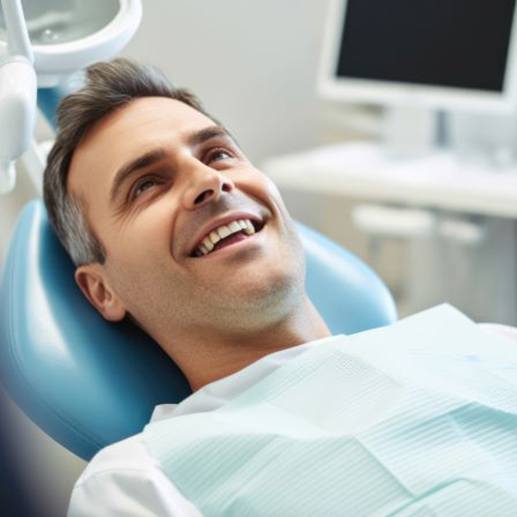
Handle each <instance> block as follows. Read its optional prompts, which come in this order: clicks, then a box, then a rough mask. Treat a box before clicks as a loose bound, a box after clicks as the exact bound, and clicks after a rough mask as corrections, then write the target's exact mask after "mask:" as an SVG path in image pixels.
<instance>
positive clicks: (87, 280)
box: [74, 264, 126, 321]
mask: <svg viewBox="0 0 517 517" xmlns="http://www.w3.org/2000/svg"><path fill="white" fill-rule="evenodd" d="M74 276H75V282H76V283H77V285H78V286H79V288H80V289H81V291H82V292H83V294H84V296H86V298H87V299H88V301H89V302H90V303H91V304H92V305H93V306H94V307H95V308H96V309H97V310H98V311H99V312H100V313H101V314H102V316H103V317H104V318H105V319H107V320H109V321H120V320H122V319H123V318H124V316H125V315H126V309H125V307H124V305H123V304H122V302H121V301H120V300H119V298H118V296H117V295H116V294H115V293H114V292H113V291H112V290H111V288H110V287H109V285H108V284H107V283H106V281H105V280H104V274H103V271H102V270H101V269H100V265H99V264H86V265H83V266H79V267H78V268H77V269H76V270H75V275H74Z"/></svg>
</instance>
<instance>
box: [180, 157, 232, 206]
mask: <svg viewBox="0 0 517 517" xmlns="http://www.w3.org/2000/svg"><path fill="white" fill-rule="evenodd" d="M196 162H197V163H196V164H195V165H194V166H193V167H191V170H190V171H188V174H189V176H190V178H191V182H190V185H189V187H188V188H187V190H186V192H185V195H184V197H183V202H184V206H185V208H187V209H188V210H194V209H196V208H199V207H200V206H202V205H205V204H206V203H210V202H214V201H218V199H219V198H220V197H221V194H222V193H223V192H231V191H232V190H233V189H234V188H235V185H234V183H233V181H232V180H231V179H229V178H228V177H226V176H225V175H224V174H223V173H222V172H221V171H219V170H216V169H213V168H212V167H209V166H208V165H205V164H204V163H202V162H200V161H197V160H196Z"/></svg>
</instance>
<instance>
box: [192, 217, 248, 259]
mask: <svg viewBox="0 0 517 517" xmlns="http://www.w3.org/2000/svg"><path fill="white" fill-rule="evenodd" d="M240 231H244V233H245V234H246V235H253V234H254V233H255V227H254V226H253V224H252V222H251V221H250V220H249V219H239V220H237V221H232V222H231V223H229V224H227V225H226V224H223V225H221V226H219V227H218V228H216V229H215V230H213V231H211V232H210V234H209V235H208V236H206V237H205V238H204V239H203V240H202V241H201V244H200V245H199V246H198V247H197V248H196V250H195V251H194V256H195V257H201V256H203V255H208V253H210V252H211V251H213V249H214V248H215V245H216V244H217V243H218V242H219V241H220V240H221V239H224V238H225V237H228V236H229V235H232V234H233V233H238V232H240Z"/></svg>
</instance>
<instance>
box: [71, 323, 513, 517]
mask: <svg viewBox="0 0 517 517" xmlns="http://www.w3.org/2000/svg"><path fill="white" fill-rule="evenodd" d="M481 327H482V328H483V330H485V331H487V332H493V333H496V334H499V335H502V336H504V337H507V338H509V339H511V340H512V341H514V342H515V343H516V344H517V328H514V327H508V326H504V325H496V324H482V325H481ZM335 338H336V336H329V337H326V338H323V339H320V340H317V341H311V342H309V343H304V344H302V345H299V346H295V347H292V348H287V349H285V350H280V351H278V352H274V353H272V354H269V355H267V356H265V357H263V358H261V359H259V360H258V361H256V362H254V363H252V364H251V365H249V366H247V367H245V368H243V369H242V370H239V371H238V372H236V373H234V374H232V375H229V376H228V377H224V378H223V379H219V380H217V381H214V382H212V383H210V384H207V385H206V386H204V387H203V388H201V389H200V390H198V391H196V392H195V393H193V394H192V395H190V396H189V397H188V398H187V399H185V400H184V401H182V402H181V403H180V404H163V405H160V406H156V408H155V410H154V412H153V415H152V417H151V422H153V421H157V420H161V419H164V418H175V417H177V416H180V415H185V414H189V413H197V412H202V411H212V410H214V409H217V408H219V407H221V406H222V405H223V404H225V403H226V402H227V401H229V400H231V399H233V398H234V397H236V396H237V395H239V393H242V392H244V391H245V390H246V389H248V388H249V387H251V386H252V385H253V384H255V383H257V382H258V381H259V380H261V379H263V378H264V377H266V376H267V375H269V374H270V373H272V372H273V371H274V370H275V369H277V368H278V367H279V366H281V365H282V364H284V363H286V362H287V361H289V360H290V359H292V358H293V357H296V356H297V355H299V354H300V353H301V352H303V351H305V350H306V349H307V348H308V347H311V346H314V345H316V344H319V343H322V342H323V341H326V340H328V339H335ZM99 515H102V516H103V517H129V516H131V517H133V516H134V517H144V516H148V517H151V516H152V517H199V516H201V515H202V514H201V513H200V512H199V510H198V509H197V508H196V507H195V506H194V505H193V504H192V503H191V502H190V501H189V500H187V499H186V498H185V497H184V496H183V495H182V494H181V493H180V492H179V491H178V489H177V488H176V487H175V486H174V484H173V483H172V482H171V481H170V480H169V478H168V477H167V476H166V475H165V473H164V472H163V471H162V469H161V467H160V465H159V463H158V461H157V460H155V459H154V458H153V457H152V456H151V455H150V454H149V452H148V451H147V448H146V446H145V445H144V441H143V436H142V433H139V434H136V435H134V436H131V437H130V438H127V439H125V440H122V441H120V442H117V443H115V444H113V445H110V446H109V447H106V448H104V449H102V450H101V451H100V452H99V453H98V454H97V455H96V456H94V458H93V459H92V460H91V461H90V463H89V464H88V466H87V467H86V469H85V470H84V471H83V473H82V474H81V476H80V477H79V479H78V481H77V482H76V484H75V486H74V489H73V491H72V497H71V500H70V506H69V509H68V517H85V516H88V517H92V516H99Z"/></svg>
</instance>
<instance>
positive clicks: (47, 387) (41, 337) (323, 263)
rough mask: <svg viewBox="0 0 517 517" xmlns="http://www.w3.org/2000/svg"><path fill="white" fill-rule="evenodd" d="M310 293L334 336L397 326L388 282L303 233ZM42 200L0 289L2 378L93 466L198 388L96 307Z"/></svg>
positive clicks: (21, 227) (23, 223) (147, 342)
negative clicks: (162, 407) (158, 408)
mask: <svg viewBox="0 0 517 517" xmlns="http://www.w3.org/2000/svg"><path fill="white" fill-rule="evenodd" d="M297 224H298V228H299V230H300V233H301V236H302V240H303V244H304V249H305V253H306V258H307V289H308V293H309V296H310V297H311V299H312V300H313V302H314V303H315V305H316V306H317V308H318V309H319V310H320V312H321V314H322V315H323V317H324V319H325V320H326V322H327V324H328V325H329V327H330V329H331V330H332V332H333V333H334V334H336V333H354V332H358V331H361V330H365V329H369V328H373V327H377V326H382V325H386V324H389V323H391V322H393V321H394V320H395V319H396V312H395V305H394V303H393V299H392V297H391V295H390V294H389V292H388V290H387V289H386V287H385V286H384V284H383V283H382V282H381V280H380V279H379V278H378V277H377V276H376V275H375V274H374V273H373V272H372V271H371V270H370V269H369V268H368V267H367V266H366V265H365V264H364V263H363V262H361V261H360V260H358V259H357V258H356V257H355V256H353V255H352V254H350V253H349V252H347V251H345V250H344V249H342V248H341V247H339V246H337V245H336V244H334V243H333V242H332V241H330V240H329V239H327V238H326V237H324V236H322V235H321V234H319V233H317V232H315V231H314V230H311V229H309V228H307V227H306V226H303V225H301V224H299V223H297ZM73 273H74V266H73V264H72V262H71V260H70V259H69V258H68V256H67V255H66V253H65V251H64V250H63V248H62V247H61V244H60V243H59V241H58V240H57V238H56V237H55V235H54V233H53V231H52V230H51V228H50V226H49V224H48V220H47V215H46V211H45V209H44V207H43V204H42V202H41V200H33V201H31V202H30V203H29V204H28V205H27V206H26V207H25V209H24V210H23V212H22V214H21V215H20V218H19V220H18V223H17V226H16V229H15V231H14V234H13V238H12V240H11V243H10V248H9V253H8V256H7V259H6V263H5V266H4V270H3V274H2V277H1V280H0V282H1V283H0V299H1V300H2V303H1V306H0V342H1V346H0V368H1V372H0V373H1V377H2V381H3V383H4V385H5V386H6V388H7V390H8V392H9V393H10V395H11V396H12V398H13V399H14V400H15V401H16V402H17V404H18V405H19V406H20V408H22V410H23V411H24V412H25V413H26V414H27V415H28V416H29V417H30V418H31V419H32V420H33V421H34V422H35V423H36V424H37V425H39V426H40V427H41V428H42V429H43V430H44V431H45V432H47V433H48V434H49V435H50V436H52V437H53V438H54V439H55V440H57V441H58V442H59V443H61V444H62V445H64V446H65V447H66V448H68V449H69V450H71V451H72V452H74V453H75V454H77V455H79V456H80V457H82V458H84V459H89V458H90V457H91V456H93V454H94V453H95V452H97V451H98V450H99V449H100V448H102V447H104V446H106V445H108V444H110V443H112V442H115V441H117V440H120V439H122V438H125V437H127V436H129V435H131V434H134V433H137V432H139V431H140V430H141V429H142V427H143V426H144V424H145V423H146V422H147V421H148V419H149V417H150V415H151V412H152V409H153V407H154V406H155V405H156V404H159V403H164V402H169V403H171V402H178V401H180V400H182V399H183V398H184V397H186V396H187V395H188V394H189V393H190V388H189V386H188V384H187V382H186V380H185V378H184V377H183V375H182V374H181V372H180V371H179V369H178V368H177V367H176V365H175V364H174V363H173V362H172V361H171V360H170V359H169V358H168V357H167V356H166V355H165V354H164V353H163V352H162V351H161V349H160V348H159V346H158V345H157V344H156V343H155V342H154V341H153V340H151V339H150V338H149V337H148V336H147V335H145V334H144V333H143V332H141V331H140V330H139V329H137V328H136V327H135V326H133V325H131V324H130V323H127V322H121V323H110V322H107V321H106V320H104V319H103V318H102V317H101V316H100V315H99V314H98V313H97V312H96V311H95V309H94V308H93V307H92V306H91V305H90V304H89V302H88V301H87V300H86V298H85V297H84V296H83V294H82V293H81V291H80V290H79V288H78V287H77V286H76V283H75V280H74V278H73Z"/></svg>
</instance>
